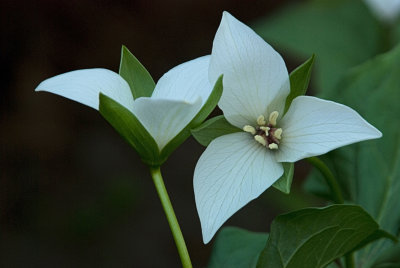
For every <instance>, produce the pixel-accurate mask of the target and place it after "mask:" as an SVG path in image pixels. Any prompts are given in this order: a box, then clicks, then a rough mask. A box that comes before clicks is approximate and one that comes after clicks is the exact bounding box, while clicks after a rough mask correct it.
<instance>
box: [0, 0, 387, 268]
mask: <svg viewBox="0 0 400 268" xmlns="http://www.w3.org/2000/svg"><path fill="white" fill-rule="evenodd" d="M302 2H303V1H273V0H270V1H256V0H254V1H246V0H241V1H240V0H237V1H231V0H221V1H211V0H206V1H180V0H168V1H146V0H134V1H127V0H125V1H121V0H113V1H111V0H110V1H90V0H79V1H78V0H69V1H63V0H61V1H50V0H47V1H46V0H42V1H5V0H1V1H0V36H1V43H0V70H1V72H0V79H1V87H0V267H179V266H180V260H179V257H178V254H177V252H176V249H175V244H174V242H173V239H172V235H171V233H170V230H169V228H168V224H167V221H166V219H165V217H164V214H163V211H162V208H161V205H160V203H159V200H158V197H157V194H156V191H155V189H154V187H153V185H152V181H151V178H150V175H149V173H148V170H147V167H146V166H145V165H143V164H142V163H141V161H140V160H139V158H138V156H137V155H136V153H135V151H134V150H133V149H131V148H130V147H129V146H128V144H127V143H125V141H124V140H123V139H122V138H121V137H119V136H118V134H117V133H116V132H115V131H114V130H113V129H112V128H111V127H110V126H109V125H108V124H107V122H106V121H105V120H104V119H103V118H102V117H101V116H100V114H99V113H98V112H97V111H95V110H93V109H90V108H88V107H85V106H83V105H81V104H78V103H76V102H73V101H70V100H67V99H64V98H61V97H59V96H56V95H53V94H49V93H42V92H41V93H35V92H34V89H35V87H36V86H37V85H38V84H39V83H40V82H41V81H43V80H44V79H46V78H49V77H51V76H54V75H57V74H60V73H64V72H67V71H71V70H76V69H84V68H93V67H103V68H107V69H110V70H113V71H116V72H117V71H118V67H119V59H120V50H121V45H122V44H124V45H126V46H127V47H128V48H129V50H130V51H131V52H132V53H133V54H134V55H135V56H136V57H137V58H138V59H139V60H140V61H141V62H142V64H143V65H144V66H145V67H146V68H147V69H148V70H149V72H150V73H151V74H152V76H153V78H154V80H155V81H156V80H158V79H159V78H160V77H161V75H162V74H163V73H165V72H166V71H168V70H169V69H170V68H172V67H174V66H175V65H177V64H179V63H182V62H184V61H187V60H190V59H193V58H196V57H199V56H202V55H206V54H209V53H210V52H211V46H212V40H213V38H214V34H215V32H216V30H217V28H218V25H219V22H220V19H221V15H222V11H223V10H227V11H229V12H231V13H232V14H233V15H234V16H235V17H237V18H238V19H239V20H241V21H243V22H244V23H246V24H248V25H257V21H259V20H260V19H262V18H269V17H270V16H272V15H273V14H275V13H276V12H279V10H280V9H281V8H282V7H284V6H287V5H288V4H294V3H302ZM333 27H335V26H333ZM374 27H375V26H373V27H372V28H371V27H369V30H368V31H369V32H370V33H373V31H374V29H375V28H374ZM259 29H261V28H259ZM340 29H341V28H339V30H340ZM342 31H344V32H346V29H342ZM361 32H362V31H361ZM282 34H284V33H282ZM279 36H280V33H279V31H276V32H275V33H271V38H272V39H273V38H278V39H279ZM267 40H268V38H267ZM295 42H296V40H293V43H294V45H296V44H297V43H295ZM290 43H291V41H290V40H289V41H288V44H290ZM313 43H318V42H313ZM300 45H301V44H300ZM323 45H324V44H321V46H323ZM364 47H367V48H368V49H369V48H370V47H372V48H371V51H372V49H374V50H373V52H371V53H370V54H368V55H366V56H365V57H364V58H363V56H360V57H359V56H357V55H356V56H357V57H356V59H354V62H353V61H351V60H352V59H348V58H346V64H348V65H352V64H356V63H359V62H361V61H363V60H364V59H365V58H367V57H370V56H371V55H374V54H377V53H378V52H380V51H383V50H384V49H383V48H382V47H381V46H379V47H378V45H375V44H368V45H365V46H364ZM275 48H276V49H277V50H278V51H279V52H281V53H282V55H283V57H284V58H285V61H286V63H287V65H288V69H289V71H292V70H293V69H294V68H295V67H296V66H298V65H299V64H300V63H302V62H303V61H304V60H305V59H306V58H308V57H309V56H311V53H312V52H311V53H308V51H305V52H304V53H303V56H300V57H299V56H298V57H296V56H293V55H295V53H292V54H290V53H288V54H285V53H286V51H287V50H288V47H275ZM344 49H345V48H344ZM289 50H290V46H289ZM296 55H297V54H296ZM317 59H318V58H317ZM349 62H350V63H349ZM335 68H336V67H335ZM337 69H340V66H339V67H337ZM329 71H330V70H328V72H327V73H329ZM321 73H322V74H323V75H324V70H322V71H321ZM321 73H318V74H317V78H316V81H317V82H312V83H313V84H312V86H313V85H314V86H315V84H314V83H318V81H326V80H324V77H322V78H321V75H320V74H321ZM318 75H319V76H318ZM312 92H313V87H312V88H311V93H312ZM218 113H220V111H218V110H217V111H215V112H214V114H213V115H216V114H218ZM203 150H204V148H203V147H202V146H200V145H199V144H197V143H196V142H195V141H194V140H193V139H192V138H190V139H189V140H188V141H186V142H185V143H184V144H183V145H182V146H181V147H180V148H179V149H178V150H177V151H176V152H175V153H173V154H172V156H171V157H170V159H169V160H168V161H167V162H166V163H165V164H164V166H163V168H162V171H163V175H164V179H165V183H166V187H167V190H168V191H169V194H170V197H171V199H172V203H173V205H174V208H175V212H176V214H177V217H178V220H179V222H180V224H181V228H182V231H183V234H184V236H185V239H186V242H187V245H188V249H189V252H190V255H191V258H192V262H193V264H194V266H195V267H205V266H206V265H207V261H208V259H209V255H210V251H211V248H212V242H211V243H210V244H207V245H204V244H203V243H202V238H201V229H200V222H199V219H198V216H197V212H196V208H195V203H194V196H193V188H192V174H193V170H194V167H195V164H196V161H197V159H198V158H199V156H200V155H201V153H202V151H203ZM309 170H310V168H309V166H308V165H307V164H306V163H303V162H300V163H298V164H296V172H295V179H294V189H293V190H292V191H293V194H291V195H284V194H282V193H280V192H278V191H276V190H275V189H273V188H271V189H268V190H267V191H266V192H265V193H264V194H263V195H262V197H261V198H258V199H257V200H255V201H253V202H251V203H250V204H249V205H248V206H246V207H245V209H242V210H240V211H239V212H238V213H237V214H235V215H234V216H233V217H232V218H231V219H230V220H229V221H228V222H227V224H226V225H234V226H239V227H242V228H246V229H249V230H252V231H260V232H261V231H262V232H266V231H268V230H269V224H270V222H271V220H272V219H273V218H274V217H275V216H276V215H278V214H280V213H282V212H285V211H290V210H294V209H298V208H302V207H304V206H310V205H316V204H319V203H320V200H319V199H315V198H314V197H313V196H311V195H305V194H301V193H300V190H301V189H300V187H301V183H302V180H303V178H305V176H306V175H307V173H308V172H309Z"/></svg>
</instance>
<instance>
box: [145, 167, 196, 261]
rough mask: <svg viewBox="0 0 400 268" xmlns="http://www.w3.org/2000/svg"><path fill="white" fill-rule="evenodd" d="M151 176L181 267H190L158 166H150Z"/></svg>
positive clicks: (187, 253)
mask: <svg viewBox="0 0 400 268" xmlns="http://www.w3.org/2000/svg"><path fill="white" fill-rule="evenodd" d="M150 173H151V177H152V178H153V182H154V185H155V187H156V189H157V193H158V197H159V198H160V201H161V204H162V207H163V209H164V212H165V216H166V217H167V220H168V223H169V228H170V229H171V232H172V235H173V237H174V240H175V244H176V247H177V249H178V253H179V257H180V258H181V262H182V267H184V268H192V263H191V261H190V257H189V252H188V250H187V248H186V244H185V240H184V239H183V235H182V231H181V228H180V227H179V223H178V220H177V219H176V216H175V212H174V209H173V208H172V204H171V200H170V199H169V196H168V193H167V189H166V188H165V185H164V181H163V178H162V176H161V171H160V167H152V168H150Z"/></svg>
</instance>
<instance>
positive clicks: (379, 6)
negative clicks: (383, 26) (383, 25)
mask: <svg viewBox="0 0 400 268" xmlns="http://www.w3.org/2000/svg"><path fill="white" fill-rule="evenodd" d="M365 2H366V3H367V4H368V5H369V7H370V8H371V10H372V11H373V12H374V13H375V15H376V16H377V17H379V18H380V19H382V20H384V21H387V22H393V21H394V20H395V19H396V18H397V17H398V16H399V13H400V0H365Z"/></svg>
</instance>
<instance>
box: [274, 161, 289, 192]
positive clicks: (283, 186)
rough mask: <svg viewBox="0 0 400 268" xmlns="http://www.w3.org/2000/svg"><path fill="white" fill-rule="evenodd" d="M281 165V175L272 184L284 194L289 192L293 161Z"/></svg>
mask: <svg viewBox="0 0 400 268" xmlns="http://www.w3.org/2000/svg"><path fill="white" fill-rule="evenodd" d="M282 165H283V175H282V177H280V178H279V179H278V180H277V181H276V182H275V183H274V184H272V186H274V187H275V188H276V189H278V190H279V191H281V192H283V193H285V194H289V193H290V187H291V186H292V181H293V174H294V163H282Z"/></svg>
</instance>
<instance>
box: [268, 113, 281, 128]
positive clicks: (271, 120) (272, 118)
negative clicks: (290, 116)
mask: <svg viewBox="0 0 400 268" xmlns="http://www.w3.org/2000/svg"><path fill="white" fill-rule="evenodd" d="M278 116H279V113H278V112H277V111H273V112H272V113H271V114H270V115H269V120H268V121H269V122H268V123H269V124H270V125H271V126H273V127H274V126H276V119H278Z"/></svg>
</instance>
